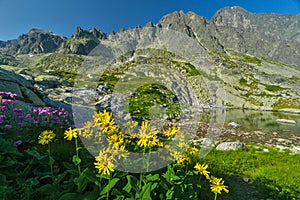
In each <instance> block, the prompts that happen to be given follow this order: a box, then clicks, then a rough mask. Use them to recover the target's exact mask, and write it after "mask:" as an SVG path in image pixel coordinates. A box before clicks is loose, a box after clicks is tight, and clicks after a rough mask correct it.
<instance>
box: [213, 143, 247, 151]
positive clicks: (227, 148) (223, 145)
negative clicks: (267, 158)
mask: <svg viewBox="0 0 300 200" xmlns="http://www.w3.org/2000/svg"><path fill="white" fill-rule="evenodd" d="M244 146H245V145H244V144H243V143H241V142H223V143H221V144H219V145H218V146H217V147H216V149H217V150H221V151H230V150H233V151H236V150H238V149H240V148H243V147H244Z"/></svg>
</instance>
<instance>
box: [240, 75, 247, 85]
mask: <svg viewBox="0 0 300 200" xmlns="http://www.w3.org/2000/svg"><path fill="white" fill-rule="evenodd" d="M239 82H240V85H242V86H246V85H247V80H246V79H244V78H243V77H242V78H240V81H239Z"/></svg>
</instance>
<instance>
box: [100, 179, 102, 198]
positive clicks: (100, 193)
mask: <svg viewBox="0 0 300 200" xmlns="http://www.w3.org/2000/svg"><path fill="white" fill-rule="evenodd" d="M101 182H102V178H101V177H100V183H99V191H100V193H99V196H100V194H101V191H102V183H101Z"/></svg>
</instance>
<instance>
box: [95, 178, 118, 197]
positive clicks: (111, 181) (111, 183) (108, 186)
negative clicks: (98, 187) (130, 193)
mask: <svg viewBox="0 0 300 200" xmlns="http://www.w3.org/2000/svg"><path fill="white" fill-rule="evenodd" d="M119 180H120V179H119V178H113V179H112V180H110V181H109V182H108V184H107V185H106V186H105V188H103V190H102V191H101V192H100V195H103V194H106V193H108V192H109V191H110V190H111V189H112V188H113V187H114V186H115V185H116V184H117V182H118V181H119Z"/></svg>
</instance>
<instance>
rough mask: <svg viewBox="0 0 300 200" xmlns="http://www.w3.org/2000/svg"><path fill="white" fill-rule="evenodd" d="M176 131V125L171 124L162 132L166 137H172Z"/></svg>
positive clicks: (177, 130)
mask: <svg viewBox="0 0 300 200" xmlns="http://www.w3.org/2000/svg"><path fill="white" fill-rule="evenodd" d="M178 132H179V129H178V128H177V127H176V126H172V127H169V128H168V129H167V130H166V131H165V132H164V134H165V135H166V136H167V137H173V136H174V135H176V134H177V133H178Z"/></svg>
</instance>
